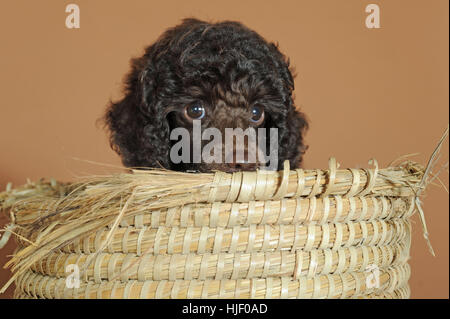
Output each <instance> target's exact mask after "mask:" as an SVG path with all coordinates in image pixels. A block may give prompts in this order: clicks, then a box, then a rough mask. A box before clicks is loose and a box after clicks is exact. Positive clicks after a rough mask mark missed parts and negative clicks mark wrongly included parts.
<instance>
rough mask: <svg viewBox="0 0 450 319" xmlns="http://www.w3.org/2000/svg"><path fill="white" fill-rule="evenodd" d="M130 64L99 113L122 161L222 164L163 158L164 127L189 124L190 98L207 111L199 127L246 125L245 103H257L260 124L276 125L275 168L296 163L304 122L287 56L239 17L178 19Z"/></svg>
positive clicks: (134, 164) (145, 164)
mask: <svg viewBox="0 0 450 319" xmlns="http://www.w3.org/2000/svg"><path fill="white" fill-rule="evenodd" d="M131 67H132V69H131V72H130V73H129V75H128V76H127V79H126V86H125V97H124V98H123V99H122V100H120V101H118V102H115V103H111V104H110V105H109V107H108V109H107V112H106V115H105V118H104V119H105V123H106V126H107V128H108V129H109V131H110V143H111V146H112V148H113V149H114V150H115V151H116V152H117V153H119V154H120V155H121V158H122V161H123V163H124V165H125V166H128V167H164V168H167V169H172V170H187V169H194V170H199V171H209V170H211V169H221V170H229V166H227V165H226V164H223V165H215V166H214V165H213V164H205V163H201V164H190V165H180V164H174V163H172V162H171V161H170V158H169V152H170V147H171V146H172V145H173V143H175V141H170V139H169V135H170V130H171V129H172V128H173V127H174V126H184V127H186V128H189V125H190V124H189V123H188V122H186V121H185V119H183V116H182V114H181V113H182V112H180V110H183V109H184V107H185V106H186V105H189V104H191V103H194V102H195V101H202V103H204V104H205V105H206V106H207V109H208V113H209V114H208V117H206V118H205V119H203V120H202V122H201V125H202V129H204V128H206V127H217V128H219V129H221V130H223V128H224V127H242V128H245V127H246V126H250V124H249V122H248V108H249V107H250V106H251V105H254V104H255V103H257V104H258V105H262V106H263V108H264V111H265V120H264V123H262V124H261V126H260V127H266V128H271V127H275V128H278V138H279V153H278V159H279V161H278V168H282V166H283V165H282V163H283V162H284V160H286V159H288V160H289V161H290V165H291V167H299V166H300V164H301V162H302V156H303V154H304V152H305V150H306V146H305V145H304V140H303V133H304V131H305V130H306V129H307V126H308V125H307V121H306V118H305V116H304V114H303V113H301V112H299V111H297V110H296V109H295V106H294V103H293V99H292V91H293V89H294V81H293V76H292V74H291V70H290V68H289V60H288V59H286V58H285V56H284V55H283V54H282V53H281V52H280V51H279V50H278V47H277V45H275V44H273V43H268V42H267V41H266V40H264V39H263V38H262V37H261V36H260V35H258V34H257V33H256V32H254V31H252V30H250V29H248V28H247V27H245V26H244V25H242V24H241V23H238V22H232V21H224V22H220V23H207V22H204V21H200V20H197V19H192V18H190V19H184V20H183V22H182V23H181V24H180V25H178V26H175V27H173V28H170V29H168V30H167V31H166V32H164V33H163V34H162V35H161V36H160V37H159V38H158V40H157V41H156V42H155V43H154V44H152V45H150V46H149V47H147V48H146V50H145V54H144V55H143V56H142V57H140V58H137V59H133V60H132V63H131ZM230 125H232V126H230ZM242 168H243V169H253V168H254V167H250V166H249V167H245V166H244V167H242Z"/></svg>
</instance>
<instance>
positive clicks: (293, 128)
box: [278, 105, 308, 169]
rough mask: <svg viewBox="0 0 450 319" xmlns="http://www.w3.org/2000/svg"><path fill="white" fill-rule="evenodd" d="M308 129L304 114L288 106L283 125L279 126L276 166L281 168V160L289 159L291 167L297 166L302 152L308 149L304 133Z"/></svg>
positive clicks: (301, 160) (299, 165) (299, 163)
mask: <svg viewBox="0 0 450 319" xmlns="http://www.w3.org/2000/svg"><path fill="white" fill-rule="evenodd" d="M307 129H308V121H307V119H306V115H305V114H304V113H302V112H300V111H298V110H297V109H296V108H295V106H294V105H292V106H290V107H289V109H288V112H287V114H286V117H285V120H284V125H282V126H281V127H279V136H278V137H279V162H278V168H279V169H282V168H283V162H284V161H285V160H289V164H290V166H291V168H299V167H301V165H302V162H303V154H304V153H305V151H306V150H307V149H308V146H307V145H305V141H304V134H305V132H306V131H307Z"/></svg>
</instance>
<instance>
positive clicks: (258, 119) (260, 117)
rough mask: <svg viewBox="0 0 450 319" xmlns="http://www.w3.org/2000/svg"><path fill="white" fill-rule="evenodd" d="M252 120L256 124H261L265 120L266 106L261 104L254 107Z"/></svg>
mask: <svg viewBox="0 0 450 319" xmlns="http://www.w3.org/2000/svg"><path fill="white" fill-rule="evenodd" d="M250 121H252V122H253V123H256V124H261V123H262V122H263V121H264V108H263V107H262V106H260V105H255V106H253V108H252V117H251V118H250Z"/></svg>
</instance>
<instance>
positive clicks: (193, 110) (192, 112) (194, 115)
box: [184, 102, 205, 120]
mask: <svg viewBox="0 0 450 319" xmlns="http://www.w3.org/2000/svg"><path fill="white" fill-rule="evenodd" d="M184 114H185V116H186V117H187V118H188V119H190V120H200V119H202V118H203V117H204V116H205V108H204V107H203V105H202V104H201V103H199V102H196V103H194V104H191V105H188V106H186V107H185V109H184Z"/></svg>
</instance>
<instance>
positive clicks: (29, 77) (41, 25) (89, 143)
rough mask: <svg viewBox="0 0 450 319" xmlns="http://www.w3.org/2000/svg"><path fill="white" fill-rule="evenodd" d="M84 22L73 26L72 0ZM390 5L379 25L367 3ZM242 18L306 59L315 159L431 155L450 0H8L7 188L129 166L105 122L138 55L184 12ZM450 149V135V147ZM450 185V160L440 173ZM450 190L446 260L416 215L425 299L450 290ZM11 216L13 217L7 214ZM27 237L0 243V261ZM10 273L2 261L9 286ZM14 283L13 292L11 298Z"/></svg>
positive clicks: (440, 225)
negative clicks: (370, 19) (369, 21)
mask: <svg viewBox="0 0 450 319" xmlns="http://www.w3.org/2000/svg"><path fill="white" fill-rule="evenodd" d="M71 2H73V3H76V4H78V5H79V6H80V9H81V28H80V29H78V30H69V29H67V28H66V27H65V19H66V15H67V14H66V13H65V6H66V5H67V4H69V3H71ZM369 3H377V4H379V5H380V8H381V29H367V28H366V27H365V24H364V21H365V17H366V15H367V14H366V13H365V6H366V5H367V4H369ZM189 16H195V17H198V18H202V19H208V20H213V21H217V20H223V19H230V20H239V21H241V22H244V23H245V24H246V25H248V26H249V27H250V28H253V29H254V30H256V31H257V32H259V33H260V34H262V35H263V36H264V37H266V38H267V39H269V40H271V41H278V42H279V44H280V48H281V50H282V51H283V52H284V53H285V54H287V55H288V56H289V57H290V58H291V61H292V64H293V65H295V66H296V69H297V73H298V76H297V78H296V103H297V105H298V106H299V107H301V108H302V109H303V111H304V112H306V113H307V114H308V116H309V119H310V121H311V129H310V131H309V133H308V135H307V142H308V144H309V145H310V149H309V151H308V153H307V156H306V162H305V167H306V168H324V167H327V161H328V158H329V157H330V156H335V157H336V158H337V159H338V161H339V162H340V163H341V167H357V166H367V160H368V159H369V158H371V157H376V158H377V159H378V161H379V162H380V164H381V165H387V164H388V163H389V162H390V161H391V160H393V159H395V158H397V157H398V156H400V155H403V154H409V153H415V152H420V155H419V156H416V157H414V159H415V160H417V161H419V162H421V163H425V162H426V160H427V158H428V155H430V154H431V152H432V150H433V149H434V146H435V145H436V143H437V141H438V139H439V137H440V136H441V134H442V132H443V130H444V129H445V127H446V125H447V122H448V113H449V108H448V102H449V100H448V99H449V96H448V54H449V50H448V21H449V20H448V1H447V0H422V1H410V0H408V1H400V0H397V1H374V0H368V1H365V0H351V1H350V0H346V1H313V0H310V1H281V0H277V1H260V0H257V1H242V0H238V1H230V0H228V1H220V2H219V1H209V0H207V1H178V2H175V1H169V0H164V1H105V0H102V1H100V0H96V1H86V0H73V1H70V2H69V1H57V0H55V1H26V2H25V1H12V0H9V1H2V4H1V5H0V39H1V42H0V45H1V50H0V90H1V91H0V92H1V100H0V101H1V102H0V105H1V106H0V107H1V113H0V150H1V156H0V188H1V189H4V187H5V185H6V183H7V182H9V181H11V182H13V183H14V185H20V184H23V183H25V181H26V178H30V179H31V180H36V179H38V178H40V177H44V176H45V177H55V178H57V179H59V180H64V181H68V180H73V179H74V178H76V177H77V176H79V175H84V174H93V173H103V172H105V171H106V169H105V168H104V167H101V166H96V165H92V164H87V163H85V162H82V161H79V160H76V159H74V158H81V159H84V160H91V161H96V162H101V163H110V164H116V165H119V164H120V161H119V159H118V157H117V156H116V155H115V154H114V153H113V152H112V151H111V150H110V148H109V145H108V142H107V138H106V135H105V132H104V131H103V130H102V129H101V128H99V127H97V126H96V125H95V120H96V119H97V118H98V117H100V116H101V114H102V112H103V110H104V108H105V105H106V104H107V102H108V100H109V99H110V98H113V99H115V98H117V97H119V96H120V94H121V91H120V90H121V80H122V79H123V76H124V74H125V73H126V72H127V71H128V61H129V59H130V58H131V57H132V56H136V55H140V54H142V52H143V51H142V50H143V47H144V46H146V45H148V44H150V43H151V42H152V41H154V40H155V39H156V37H157V36H158V35H159V34H160V33H161V32H162V31H163V30H164V29H165V28H167V27H169V26H173V25H175V24H177V23H179V22H180V19H181V18H184V17H189ZM442 154H443V160H444V161H447V160H448V143H446V144H445V146H444V148H443V152H442ZM441 178H442V180H443V182H444V183H445V185H448V171H447V172H444V173H443V174H441ZM448 204H449V197H448V194H447V193H446V192H445V191H444V190H443V189H442V188H439V187H435V186H430V187H429V189H428V192H427V196H426V197H425V198H424V205H423V206H424V209H425V213H426V217H427V221H428V226H429V230H430V233H431V240H432V243H433V245H434V248H435V251H436V252H437V257H435V258H433V257H432V256H431V255H430V254H429V253H428V250H427V247H426V244H425V242H424V240H423V238H422V233H421V226H420V222H419V219H418V216H415V217H414V224H413V226H414V230H413V231H414V238H413V246H412V250H411V261H410V264H411V266H412V277H411V279H410V284H411V289H412V297H413V298H448V297H449V278H448V273H449V256H448V253H449V246H448V244H449V232H448V225H449V220H448V211H449V207H448ZM5 221H6V217H5V216H2V217H1V219H0V224H4V223H5ZM13 242H14V241H13V240H12V241H10V243H9V244H8V246H7V247H6V248H5V249H3V250H1V251H0V264H1V265H3V264H4V262H5V260H6V258H7V257H6V256H7V255H8V254H11V252H12V250H13V244H14V243H13ZM8 276H9V272H8V271H5V270H2V271H1V272H0V284H3V283H4V282H5V281H6V280H7V278H8ZM11 292H12V290H11V289H9V290H8V293H7V294H4V295H2V296H0V297H1V298H5V297H6V298H7V297H10V296H11Z"/></svg>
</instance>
